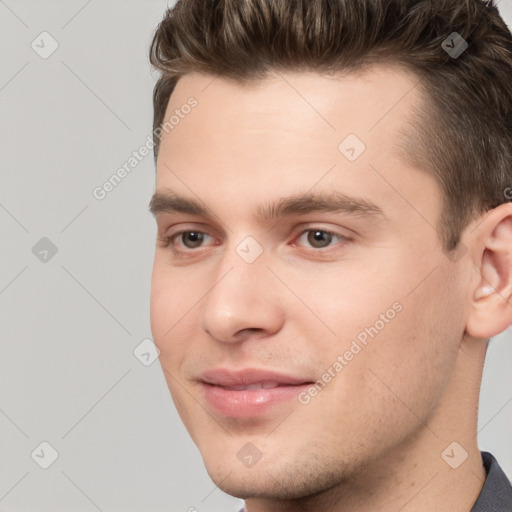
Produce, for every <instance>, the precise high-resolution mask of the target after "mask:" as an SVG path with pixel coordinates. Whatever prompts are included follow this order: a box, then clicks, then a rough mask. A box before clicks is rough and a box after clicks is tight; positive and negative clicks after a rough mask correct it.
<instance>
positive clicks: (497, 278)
mask: <svg viewBox="0 0 512 512" xmlns="http://www.w3.org/2000/svg"><path fill="white" fill-rule="evenodd" d="M151 61H152V63H153V64H154V65H155V66H156V67H157V68H158V69H159V70H160V71H161V72H162V77H161V78H160V80H159V81H158V83H157V85H156V87H155V94H154V107H155V117H154V128H155V131H154V134H155V158H157V175H156V191H155V195H154V196H153V198H152V201H151V204H150V209H151V211H152V212H153V214H154V215H155V217H156V220H157V225H158V242H157V246H156V252H155V261H154V268H153V281H152V293H151V324H152V331H153V336H154V340H155V343H156V345H157V346H158V348H159V349H160V362H161V365H162V369H163V371H164V373H165V377H166V380H167V383H168V386H169V389H170V392H171V394H172V397H173V400H174V403H175V404H176V407H177V409H178V411H179V414H180V416H181V418H182V420H183V422H184V424H185V425H186V427H187V429H188V431H189V432H190V435H191V436H192V438H193V440H194V442H195V443H196V444H197V446H198V448H199V450H200V452H201V454H202V457H203V459H204V463H205V465H206V468H207V470H208V473H209V474H210V476H211V478H212V479H213V480H214V482H215V483H216V484H217V485H218V486H219V487H220V488H221V489H223V490H224V491H225V492H227V493H229V494H232V495H233V496H237V497H240V498H243V499H244V500H245V507H246V510H247V511H248V512H264V511H280V512H281V511H297V510H301V511H319V510H321V511H322V512H335V511H348V510H350V511H351V512H362V511H364V512H383V511H386V512H389V511H399V510H401V511H431V510H435V511H441V512H442V511H449V512H468V511H470V510H471V511H473V512H477V511H511V510H512V488H511V486H510V483H509V482H508V480H507V478H506V477H505V475H504V473H503V472H502V470H501V469H500V467H499V465H498V463H497V461H496V460H495V459H494V457H493V456H492V455H491V454H488V453H481V452H480V451H479V449H478V446H477V440H476V439H477V438H476V433H477V407H478V397H479V388H480V381H481V375H482V367H483V363H484V358H485V354H486V348H487V344H488V341H489V339H490V338H491V337H493V336H496V335H497V334H499V333H501V332H503V331H504V330H505V329H506V328H507V327H508V326H509V325H510V324H511V323H512V307H511V302H510V301H511V298H512V204H511V203H510V202H509V199H510V198H511V197H512V188H511V187H512V89H511V84H512V37H511V34H510V32H509V31H508V29H507V27H506V25H505V24H504V22H503V20H502V19H501V18H500V17H499V14H498V11H497V9H496V7H495V6H494V5H493V4H492V2H481V1H479V0H423V1H418V0H415V1H413V0H407V1H404V0H380V1H378V0H240V1H229V0H207V1H205V0H185V1H179V2H178V3H177V4H176V6H175V7H174V8H173V9H172V10H170V11H169V12H167V13H166V16H165V18H164V20H163V21H162V23H161V24H160V26H159V27H158V30H157V32H156V34H155V38H154V40H153V44H152V49H151Z"/></svg>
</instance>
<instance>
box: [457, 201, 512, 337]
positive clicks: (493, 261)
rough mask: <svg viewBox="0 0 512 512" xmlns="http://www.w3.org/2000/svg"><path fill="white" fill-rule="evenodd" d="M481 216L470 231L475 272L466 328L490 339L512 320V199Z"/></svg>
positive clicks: (470, 333)
mask: <svg viewBox="0 0 512 512" xmlns="http://www.w3.org/2000/svg"><path fill="white" fill-rule="evenodd" d="M483 217H484V220H483V221H480V223H479V224H477V227H476V228H475V229H474V232H472V235H471V238H472V240H471V243H472V247H471V250H470V251H471V254H472V257H473V258H472V259H473V272H474V274H475V276H474V279H472V280H471V287H470V290H469V292H470V309H469V315H468V319H467V323H466V332H467V333H468V334H469V335H471V336H474V337H475V338H486V339H489V338H491V337H493V336H496V335H498V334H500V333H501V332H503V331H504V330H505V329H507V327H509V326H510V325H511V324H512V203H505V204H502V205H500V206H498V207H496V208H494V209H493V210H490V211H489V212H487V213H485V214H484V215H483Z"/></svg>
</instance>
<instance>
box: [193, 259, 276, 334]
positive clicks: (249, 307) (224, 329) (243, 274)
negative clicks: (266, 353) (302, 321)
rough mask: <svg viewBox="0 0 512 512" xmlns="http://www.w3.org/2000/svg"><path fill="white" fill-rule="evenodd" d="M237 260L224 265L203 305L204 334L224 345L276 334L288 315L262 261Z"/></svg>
mask: <svg viewBox="0 0 512 512" xmlns="http://www.w3.org/2000/svg"><path fill="white" fill-rule="evenodd" d="M234 256H235V258H238V255H236V254H235V255H234ZM235 258H230V259H229V261H225V262H224V265H223V266H222V271H221V272H219V274H218V276H217V279H216V280H215V283H214V284H213V285H212V288H211V289H210V291H209V293H208V294H207V295H206V297H205V299H204V301H202V307H203V309H202V328H203V330H204V331H205V332H207V333H208V334H209V335H210V336H211V337H213V338H214V339H215V340H217V341H220V342H224V343H236V342H241V341H243V340H246V339H248V338H251V339H260V338H265V337H267V336H270V335H273V334H275V333H277V332H278V331H279V330H280V329H281V328H282V326H283V322H284V317H285V315H284V312H283V308H282V305H283V301H282V299H281V298H280V297H279V296H278V289H277V288H276V282H275V278H274V279H272V278H273V275H272V273H271V272H270V270H269V269H268V268H267V266H266V264H265V262H264V261H262V259H261V260H258V261H257V262H254V263H245V262H244V261H241V260H240V261H236V259H235Z"/></svg>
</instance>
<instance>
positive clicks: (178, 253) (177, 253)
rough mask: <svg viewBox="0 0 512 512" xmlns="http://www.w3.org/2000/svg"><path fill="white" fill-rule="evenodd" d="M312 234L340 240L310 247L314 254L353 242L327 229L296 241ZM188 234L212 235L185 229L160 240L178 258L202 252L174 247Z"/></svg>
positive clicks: (301, 233) (303, 233)
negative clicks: (180, 238) (179, 239)
mask: <svg viewBox="0 0 512 512" xmlns="http://www.w3.org/2000/svg"><path fill="white" fill-rule="evenodd" d="M312 232H321V233H323V234H324V235H330V236H332V237H333V238H339V239H340V240H339V241H338V242H336V243H333V244H330V245H328V246H326V247H316V248H315V247H309V249H310V250H312V251H314V252H319V251H321V252H324V251H326V250H329V249H330V248H331V247H332V246H334V245H336V244H337V243H342V244H346V243H348V242H350V241H351V239H350V238H349V237H346V236H344V235H340V234H339V233H334V232H332V231H328V230H326V229H321V228H314V227H313V228H309V229H305V230H303V231H301V232H300V233H299V234H298V235H297V236H296V237H295V239H294V240H298V239H300V238H301V237H302V236H303V235H305V234H307V233H312ZM187 233H199V234H202V235H206V236H207V237H209V236H210V235H208V233H205V232H204V231H199V230H194V229H185V230H182V231H178V232H177V233H173V234H172V235H169V236H164V237H162V238H160V239H159V240H160V241H161V242H162V243H163V247H164V248H168V249H169V250H170V251H171V253H172V255H173V256H176V257H187V255H189V254H191V253H193V252H197V251H198V250H200V249H201V248H202V247H203V246H200V247H198V248H190V247H186V248H185V249H182V250H180V249H177V248H176V247H174V246H173V241H174V240H175V239H177V238H179V237H181V236H183V235H184V234H187ZM214 245H218V244H214ZM296 245H297V243H296V242H294V243H293V244H292V246H293V247H295V246H296Z"/></svg>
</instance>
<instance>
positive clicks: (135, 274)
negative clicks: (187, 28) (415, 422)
mask: <svg viewBox="0 0 512 512" xmlns="http://www.w3.org/2000/svg"><path fill="white" fill-rule="evenodd" d="M169 4H170V5H171V4H172V2H170V3H169ZM166 6H167V2H165V1H160V0H153V1H142V0H131V1H127V0H123V1H121V0H116V1H105V0H103V1H100V0H92V1H91V0H89V1H86V0H79V1H78V0H73V1H69V0H68V1H66V2H64V1H62V2H56V1H37V2H36V1H28V0H5V1H3V0H0V52H1V56H0V119H1V122H0V145H1V152H0V155H1V159H2V167H1V169H2V171H1V175H0V180H1V181H0V236H1V239H2V241H3V242H2V244H1V246H2V259H1V264H0V324H1V328H2V344H1V357H0V365H1V366H0V379H1V380H0V389H1V397H0V428H1V433H2V435H1V453H0V460H1V461H2V463H1V464H0V512H21V511H23V512H30V511H38V512H41V511H52V512H59V511H67V512H69V511H70V510H73V511H84V512H88V511H91V512H93V511H95V510H101V511H105V512H107V511H108V512H110V511H124V512H130V511H142V510H143V511H145V512H151V511H154V512H160V511H169V512H175V511H176V512H178V511H187V510H192V508H191V507H194V508H195V509H196V510H197V511H199V512H207V511H211V512H219V511H221V510H225V511H229V510H233V511H234V510H237V508H238V506H239V504H240V501H239V500H235V499H234V498H231V497H228V496H226V495H224V494H223V493H222V492H220V491H219V490H218V489H216V487H215V485H214V484H213V482H212V481H211V480H210V479H209V477H208V475H207V474H206V471H205V470H204V468H203V464H202V461H201V458H200V455H199V453H198V451H197V449H196V448H195V446H194V445H193V443H192V442H191V440H190V439H189V437H188V434H187V433H186V431H185V429H184V427H183V426H182V424H181V422H180V420H179V418H178V416H177V414H176V412H175V410H174V406H173V404H172V402H171V398H170V395H169V392H168V390H167V386H166V383H165V380H164V377H163V375H162V371H161V368H160V366H159V364H158V361H156V362H155V363H154V364H151V365H149V366H145V365H144V364H143V363H142V362H141V361H140V360H139V359H137V358H136V357H135V355H134V353H133V351H134V349H135V348H136V347H137V346H138V345H139V344H140V343H141V342H142V341H143V340H144V339H146V338H151V331H150V324H149V293H150V276H151V266H152V258H153V250H154V239H155V233H156V230H155V225H154V221H153V220H152V218H151V217H150V215H149V213H147V205H148V202H149V198H150V196H151V194H152V192H153V189H154V165H153V159H152V156H151V155H149V156H147V157H146V158H145V159H144V160H142V161H141V162H140V163H139V164H138V166H137V167H136V168H135V169H134V170H133V171H132V172H131V173H130V174H129V175H128V176H127V177H126V178H125V179H124V180H123V181H122V183H120V184H119V185H118V186H117V187H116V188H115V189H114V190H113V191H112V192H110V193H109V194H108V195H107V197H106V198H105V199H104V200H102V201H99V200H97V199H95V198H94V197H93V195H92V190H93V189H94V188H95V187H97V186H101V185H102V184H103V183H104V182H105V181H106V180H107V179H108V178H109V177H110V176H111V175H112V174H113V173H114V172H115V171H116V170H117V169H118V168H119V167H120V166H121V165H122V164H123V163H125V162H126V161H127V159H128V158H129V157H130V156H131V154H132V152H133V151H135V150H137V149H138V148H139V147H140V146H141V145H142V144H144V142H145V140H146V137H147V136H148V135H150V134H151V120H152V105H151V93H152V87H153V84H154V81H155V79H156V75H155V74H154V73H152V72H151V70H150V67H149V63H148V59H147V51H148V46H149V43H150V40H151V37H152V34H153V30H154V29H155V27H156V25H157V23H158V22H159V21H160V19H161V16H162V14H163V12H164V9H165V7H166ZM500 9H501V11H502V13H503V15H504V17H505V19H506V20H507V22H508V23H509V25H511V24H512V0H501V3H500ZM43 31H47V32H48V33H49V34H51V37H52V38H53V39H54V40H56V41H57V43H58V45H59V46H58V48H57V50H56V51H55V52H54V53H53V54H52V55H51V56H49V57H48V58H46V59H43V58H41V57H40V56H39V54H38V53H36V51H34V50H33V49H32V47H31V43H32V41H34V40H35V41H36V43H38V41H39V43H38V44H39V46H40V47H42V46H43V45H44V48H40V50H39V51H48V50H49V49H50V48H51V41H50V39H48V38H47V37H48V36H43V37H46V39H44V43H41V42H40V41H41V37H39V34H41V32H43ZM43 237H47V238H48V239H49V240H51V242H52V243H53V244H54V245H55V246H56V248H57V253H56V254H55V255H52V252H51V250H50V252H49V253H48V255H47V256H46V261H40V259H39V258H41V257H44V253H41V254H39V256H38V257H36V255H35V254H34V253H33V247H34V246H35V245H36V244H37V243H38V242H39V241H40V240H41V238H43ZM39 243H40V244H43V245H41V246H37V247H38V250H39V251H42V250H44V249H45V248H48V247H47V246H45V244H47V243H48V242H45V241H43V242H39ZM35 252H36V253H37V252H38V251H35ZM511 336H512V331H511V329H508V330H507V331H506V332H505V333H504V334H502V335H500V336H498V337H497V338H495V339H494V340H493V341H492V342H491V346H490V349H489V352H488V360H487V365H486V369H485V372H484V381H483V389H482V395H481V404H480V417H479V443H480V447H481V449H485V450H489V451H491V452H492V453H494V454H495V455H496V457H497V458H498V460H499V461H500V463H501V465H502V466H503V468H504V469H505V471H506V472H507V473H508V475H509V477H512V443H511V442H510V432H512V404H511V402H512V385H511V377H510V362H511V361H512V343H510V342H511ZM43 441H46V442H48V443H49V444H50V445H51V446H52V447H53V448H54V449H55V450H56V451H57V452H58V458H57V459H56V460H55V462H54V463H53V464H52V465H51V466H50V467H48V469H42V468H41V467H40V464H44V460H46V462H48V461H50V459H49V458H48V457H50V456H51V453H50V450H49V449H45V448H44V445H43V451H42V452H41V447H40V443H41V442H43ZM31 454H32V455H31ZM37 454H39V456H38V455H37ZM45 457H46V459H45Z"/></svg>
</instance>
